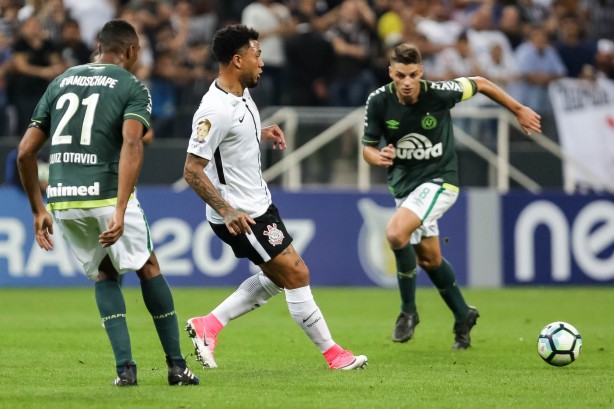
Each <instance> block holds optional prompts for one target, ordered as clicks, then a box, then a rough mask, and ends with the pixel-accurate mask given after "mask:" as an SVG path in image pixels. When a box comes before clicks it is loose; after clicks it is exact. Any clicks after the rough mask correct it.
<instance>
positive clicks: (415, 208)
mask: <svg viewBox="0 0 614 409" xmlns="http://www.w3.org/2000/svg"><path fill="white" fill-rule="evenodd" d="M457 198H458V188H457V187H456V186H454V185H450V184H449V183H444V184H443V185H438V184H436V183H423V184H421V185H420V186H418V187H417V188H415V189H414V190H413V191H412V192H411V193H410V194H409V196H407V197H405V198H402V199H394V200H395V202H396V206H397V209H398V208H399V207H405V208H407V209H409V210H411V211H412V212H413V213H415V214H416V215H417V216H418V217H419V218H420V220H422V225H421V226H420V227H418V228H417V229H416V230H414V232H413V233H412V234H411V237H410V238H409V242H410V243H411V244H418V243H420V241H421V240H422V238H423V237H433V236H439V226H438V224H437V220H438V219H439V218H440V217H441V216H443V215H444V213H445V212H446V211H448V209H449V208H450V207H452V205H453V204H454V202H456V199H457Z"/></svg>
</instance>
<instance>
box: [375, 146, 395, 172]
mask: <svg viewBox="0 0 614 409" xmlns="http://www.w3.org/2000/svg"><path fill="white" fill-rule="evenodd" d="M395 156H396V155H395V152H394V145H392V144H388V145H387V146H384V147H383V148H382V149H381V150H380V151H379V158H378V159H379V160H378V162H379V163H378V165H379V166H381V167H384V168H388V167H390V166H392V162H393V160H394V157H395Z"/></svg>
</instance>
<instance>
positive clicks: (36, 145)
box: [17, 127, 53, 250]
mask: <svg viewBox="0 0 614 409" xmlns="http://www.w3.org/2000/svg"><path fill="white" fill-rule="evenodd" d="M46 141H47V135H46V134H45V132H43V130H41V129H39V128H37V127H30V128H28V130H27V131H26V133H25V135H24V136H23V138H22V139H21V142H20V143H19V147H18V153H17V167H18V169H19V177H20V178H21V183H22V185H23V188H24V190H25V192H26V195H27V196H28V201H29V202H30V208H31V209H32V214H33V215H34V237H35V238H36V242H37V243H38V245H39V246H40V248H42V249H45V250H51V249H52V248H53V242H52V241H51V237H50V236H49V235H50V234H53V220H52V219H51V215H50V214H49V212H47V209H45V204H44V203H43V196H42V194H41V191H40V186H39V181H38V164H37V161H36V154H37V153H38V151H40V150H41V148H42V147H43V145H44V144H45V142H46Z"/></svg>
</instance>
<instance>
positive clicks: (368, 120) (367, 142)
mask: <svg viewBox="0 0 614 409" xmlns="http://www.w3.org/2000/svg"><path fill="white" fill-rule="evenodd" d="M378 91H379V90H378ZM378 91H375V92H373V93H372V94H371V95H369V98H367V105H366V107H365V126H364V135H363V137H362V141H361V142H362V144H363V145H364V146H378V145H379V143H380V139H381V138H382V136H383V135H384V129H383V127H382V125H383V123H382V119H381V111H382V106H381V105H382V101H381V99H380V98H378V97H377V95H378Z"/></svg>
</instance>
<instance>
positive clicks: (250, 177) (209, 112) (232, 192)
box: [188, 80, 271, 224]
mask: <svg viewBox="0 0 614 409" xmlns="http://www.w3.org/2000/svg"><path fill="white" fill-rule="evenodd" d="M260 132H261V124H260V114H259V113H258V108H257V107H256V104H255V103H254V101H253V100H252V98H251V96H250V94H249V91H248V90H247V89H245V91H244V92H243V96H242V97H237V96H236V95H233V94H230V93H228V92H226V91H224V90H223V89H221V88H220V87H219V86H218V85H217V80H216V81H213V83H212V84H211V86H210V87H209V91H207V93H206V94H205V95H204V96H203V99H202V100H201V103H200V106H199V107H198V110H196V113H195V114H194V119H193V120H192V134H191V136H190V144H189V146H188V152H189V153H192V154H194V155H196V156H199V157H201V158H205V159H207V160H209V164H208V165H207V166H206V167H205V174H206V175H207V177H208V178H209V179H211V181H212V182H213V185H214V186H215V187H216V189H217V190H218V191H219V192H220V194H221V195H222V197H223V198H224V199H225V200H226V201H227V202H228V203H229V204H230V205H231V206H232V207H234V208H235V209H237V210H240V211H242V212H244V213H246V214H248V215H249V216H251V217H258V216H261V215H262V214H264V212H266V210H267V208H268V207H269V205H270V204H271V194H270V192H269V189H268V187H267V184H266V182H265V181H264V179H263V177H262V168H261V161H260V137H261V134H260ZM206 214H207V220H209V221H210V222H211V223H216V224H221V223H224V219H223V218H222V217H221V216H220V215H219V214H218V213H217V212H216V211H215V210H213V209H212V208H211V207H210V206H209V205H207V209H206Z"/></svg>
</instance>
